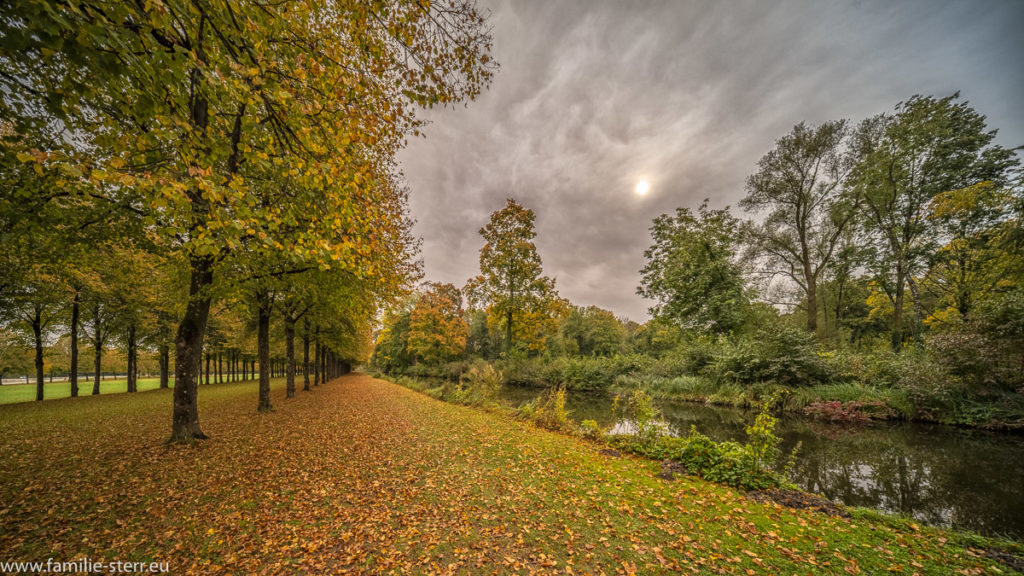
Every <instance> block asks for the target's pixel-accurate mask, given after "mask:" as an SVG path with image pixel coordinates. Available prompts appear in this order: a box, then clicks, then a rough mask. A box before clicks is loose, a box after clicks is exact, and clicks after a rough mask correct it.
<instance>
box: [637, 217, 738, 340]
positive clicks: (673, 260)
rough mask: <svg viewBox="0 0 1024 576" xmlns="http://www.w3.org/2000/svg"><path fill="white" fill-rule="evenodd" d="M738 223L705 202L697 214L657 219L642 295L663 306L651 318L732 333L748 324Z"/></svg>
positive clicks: (655, 220)
mask: <svg viewBox="0 0 1024 576" xmlns="http://www.w3.org/2000/svg"><path fill="white" fill-rule="evenodd" d="M738 232H739V223H738V222H737V220H736V218H735V217H733V216H732V215H731V214H730V213H729V209H728V208H725V209H722V210H711V209H710V208H708V201H707V200H705V201H704V202H703V203H702V204H701V205H700V207H699V208H698V209H697V213H696V214H694V213H693V212H692V211H691V210H690V209H689V208H679V209H677V210H676V215H675V217H672V216H669V215H668V214H662V215H661V216H658V217H657V218H655V219H654V226H652V227H651V236H652V238H653V239H654V244H653V245H652V246H651V247H650V248H648V249H647V250H645V251H644V257H645V258H647V264H646V265H644V267H643V269H642V270H641V271H640V273H641V274H643V279H642V280H641V284H640V287H639V288H637V293H638V294H639V295H641V296H644V297H646V298H651V299H653V300H656V301H657V302H658V303H657V304H656V305H655V306H653V307H651V309H650V310H651V315H652V316H654V317H655V318H664V319H666V320H669V321H671V322H672V323H674V324H676V325H677V326H680V327H682V328H690V329H698V330H708V331H711V332H717V333H727V332H730V331H732V330H734V329H736V328H737V327H739V326H740V325H742V324H743V322H744V320H745V318H746V312H747V309H748V306H749V296H748V294H747V291H746V289H745V287H744V282H743V273H742V272H743V271H742V268H741V266H740V264H739V263H738V261H737V238H738V237H739V234H738Z"/></svg>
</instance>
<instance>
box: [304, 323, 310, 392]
mask: <svg viewBox="0 0 1024 576" xmlns="http://www.w3.org/2000/svg"><path fill="white" fill-rule="evenodd" d="M302 390H303V391H304V392H309V321H308V320H306V321H305V322H303V323H302Z"/></svg>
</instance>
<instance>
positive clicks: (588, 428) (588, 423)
mask: <svg viewBox="0 0 1024 576" xmlns="http://www.w3.org/2000/svg"><path fill="white" fill-rule="evenodd" d="M580 434H581V435H583V436H584V437H585V438H590V439H591V440H600V439H601V438H602V437H603V436H604V431H603V430H601V427H600V426H598V425H597V422H596V421H594V420H584V421H583V422H580Z"/></svg>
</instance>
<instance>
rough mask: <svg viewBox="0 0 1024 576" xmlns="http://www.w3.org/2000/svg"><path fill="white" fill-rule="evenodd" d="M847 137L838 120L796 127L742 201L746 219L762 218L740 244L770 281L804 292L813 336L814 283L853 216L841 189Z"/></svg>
mask: <svg viewBox="0 0 1024 576" xmlns="http://www.w3.org/2000/svg"><path fill="white" fill-rule="evenodd" d="M845 135H846V122H845V121H843V120H837V121H833V122H826V123H824V124H822V125H820V126H808V125H806V124H804V123H802V122H801V123H800V124H797V125H796V126H794V127H793V130H791V131H790V133H789V134H787V135H785V136H783V137H782V138H780V139H779V140H778V141H777V142H776V143H775V148H774V149H772V150H771V151H770V152H768V153H767V154H765V155H764V157H762V158H761V160H760V161H759V162H758V171H757V172H756V173H755V174H753V175H752V176H750V177H749V178H747V196H746V197H745V198H744V199H743V200H742V201H740V206H741V207H743V208H744V209H746V210H748V211H751V212H761V211H767V214H766V215H765V217H764V219H763V220H762V221H761V222H760V223H756V224H755V223H750V224H748V225H747V226H745V231H746V236H747V238H748V239H749V240H750V242H751V248H752V249H753V251H754V253H755V254H756V255H757V256H760V257H762V258H763V260H764V263H765V265H766V266H767V268H768V271H769V272H770V273H771V274H772V275H782V276H784V277H786V278H788V279H789V280H791V281H792V282H794V283H796V285H797V286H798V287H799V288H800V290H801V291H802V292H803V296H804V299H803V300H804V302H805V303H806V307H807V329H808V330H809V331H811V332H816V331H817V329H818V283H819V282H820V281H821V280H822V277H823V275H824V274H825V272H826V270H827V269H828V267H829V265H830V264H831V263H832V259H833V256H834V255H835V252H836V247H837V246H838V244H839V240H840V238H841V237H842V233H843V230H845V229H846V227H847V226H848V225H849V224H850V222H851V221H852V219H853V217H854V214H855V213H856V203H855V202H854V201H852V200H851V199H850V198H849V197H848V196H845V195H844V194H843V188H842V184H843V181H844V179H845V177H846V172H847V170H848V167H849V164H850V162H849V160H848V156H847V155H846V154H845V151H844V149H843V144H844V137H845Z"/></svg>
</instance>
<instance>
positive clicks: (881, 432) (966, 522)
mask: <svg viewBox="0 0 1024 576" xmlns="http://www.w3.org/2000/svg"><path fill="white" fill-rule="evenodd" d="M787 424H790V425H789V426H787V430H785V431H784V432H783V433H784V435H785V436H786V438H787V441H788V442H790V443H792V442H795V440H796V439H800V440H802V441H803V443H804V448H803V455H802V456H801V458H800V459H799V461H798V465H797V467H796V470H795V476H796V478H795V481H796V482H797V483H798V484H800V485H801V486H802V487H804V488H805V489H807V490H811V491H815V492H820V493H822V494H824V495H826V496H827V497H829V498H831V499H834V500H839V501H841V502H845V503H847V504H851V505H858V506H870V507H874V508H880V509H883V510H887V511H890V512H903V513H906V514H910V515H912V516H913V517H915V518H917V519H919V520H921V521H924V522H927V523H931V524H947V525H948V524H951V525H954V526H958V527H965V528H971V529H974V530H980V531H984V532H990V533H992V532H1006V533H1011V534H1017V535H1021V534H1024V494H1022V493H1021V485H1020V479H1021V478H1022V477H1024V462H1022V457H1024V446H1022V443H1021V442H1020V439H1019V438H1016V437H1012V436H1006V435H996V436H993V435H990V434H986V433H977V434H972V433H967V434H965V433H963V431H960V430H955V429H949V428H937V427H923V426H911V425H882V424H879V425H874V426H871V427H867V428H861V429H858V430H856V431H851V433H849V434H846V435H840V436H835V435H832V436H831V437H829V438H825V437H823V436H821V435H818V434H815V433H814V429H815V427H816V426H814V425H812V426H804V425H801V424H793V423H791V422H787ZM817 426H821V425H817Z"/></svg>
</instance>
